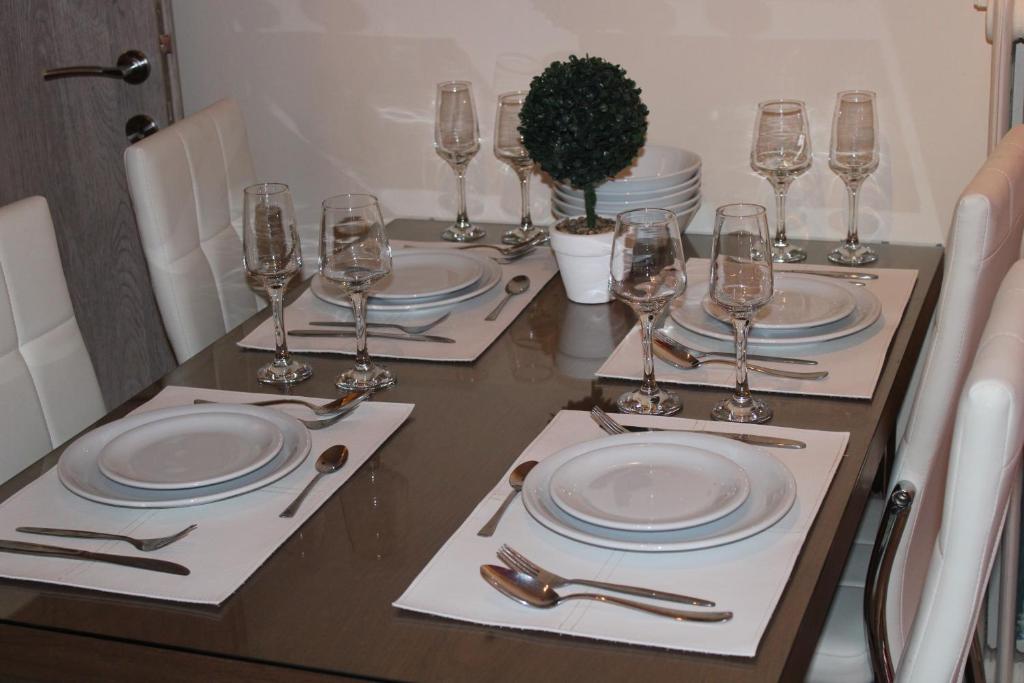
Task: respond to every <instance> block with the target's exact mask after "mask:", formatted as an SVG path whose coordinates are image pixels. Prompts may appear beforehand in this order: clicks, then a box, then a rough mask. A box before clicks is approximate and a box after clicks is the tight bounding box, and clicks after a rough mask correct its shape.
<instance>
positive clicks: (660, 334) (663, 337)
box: [654, 330, 818, 365]
mask: <svg viewBox="0 0 1024 683" xmlns="http://www.w3.org/2000/svg"><path fill="white" fill-rule="evenodd" d="M654 336H655V338H656V339H658V340H659V341H663V342H664V343H666V344H670V345H671V346H672V347H673V348H679V349H680V350H682V351H683V352H684V353H689V354H690V355H691V356H693V357H694V358H724V359H726V360H734V359H735V358H736V354H735V353H731V352H728V351H704V350H702V349H695V348H693V347H692V346H687V345H685V344H683V343H682V342H681V341H679V340H678V339H675V338H673V337H670V336H668V334H667V333H666V332H664V331H662V330H655V331H654ZM747 359H748V360H753V361H760V362H762V363H791V364H793V365H817V364H818V361H816V360H808V359H806V358H787V357H785V356H761V355H758V354H756V353H748V354H747Z"/></svg>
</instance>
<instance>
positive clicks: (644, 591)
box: [498, 544, 715, 607]
mask: <svg viewBox="0 0 1024 683" xmlns="http://www.w3.org/2000/svg"><path fill="white" fill-rule="evenodd" d="M498 559H499V560H501V561H502V562H504V563H505V564H506V565H508V566H509V568H511V569H515V570H516V571H520V572H522V573H524V574H528V575H530V576H532V577H534V578H535V579H537V580H538V581H540V582H541V583H544V584H547V585H548V586H551V587H552V588H559V587H561V586H568V585H569V584H576V585H577V586H590V587H591V588H602V589H604V590H608V591H615V592H617V593H626V594H627V595H636V596H639V597H642V598H652V599H654V600H668V601H670V602H682V603H685V604H687V605H696V606H698V607H714V606H715V603H713V602H711V601H710V600H704V599H702V598H691V597H690V596H689V595H679V594H678V593H669V592H667V591H659V590H654V589H652V588H640V587H638V586H626V585H623V584H620V583H606V582H604V581H593V580H590V579H567V578H565V577H564V576H559V575H558V574H555V573H553V572H550V571H548V570H546V569H544V568H542V567H541V566H539V565H537V564H536V563H534V562H531V561H530V560H528V559H527V558H526V557H525V556H524V555H523V554H522V553H520V552H518V551H517V550H515V549H514V548H512V547H511V546H509V545H508V544H503V545H502V546H501V548H499V549H498Z"/></svg>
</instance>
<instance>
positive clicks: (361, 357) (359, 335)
mask: <svg viewBox="0 0 1024 683" xmlns="http://www.w3.org/2000/svg"><path fill="white" fill-rule="evenodd" d="M349 298H351V299H352V315H353V317H354V318H355V323H356V370H359V371H361V372H366V371H367V370H369V369H370V365H372V363H373V361H372V360H370V354H369V353H368V352H367V351H366V292H352V293H351V294H350V295H349Z"/></svg>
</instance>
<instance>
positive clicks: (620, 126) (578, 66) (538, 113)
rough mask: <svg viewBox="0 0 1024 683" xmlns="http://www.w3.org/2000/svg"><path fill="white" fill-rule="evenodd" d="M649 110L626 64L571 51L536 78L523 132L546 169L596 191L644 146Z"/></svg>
mask: <svg viewBox="0 0 1024 683" xmlns="http://www.w3.org/2000/svg"><path fill="white" fill-rule="evenodd" d="M647 114H648V111H647V106H646V105H644V103H643V102H642V101H641V100H640V88H638V87H637V85H636V83H635V82H634V81H633V80H632V79H630V78H627V77H626V71H625V70H624V69H623V68H622V67H621V66H618V65H616V64H611V63H609V62H607V61H605V60H604V59H601V58H600V57H590V56H587V57H583V58H580V57H577V56H576V55H572V56H570V57H569V59H568V61H564V62H558V61H556V62H552V63H551V65H550V66H548V68H546V69H545V70H544V72H543V73H541V74H540V75H539V76H536V77H534V79H533V80H532V81H531V83H530V92H529V94H528V95H527V96H526V100H525V101H524V102H523V108H522V111H521V113H520V115H519V121H520V127H519V132H520V134H521V135H522V136H523V146H524V147H526V149H527V150H528V151H529V153H530V158H531V159H533V160H534V161H535V162H536V163H537V164H538V165H539V166H540V167H541V168H542V169H544V171H546V172H547V173H548V174H550V175H551V176H552V177H553V178H556V179H557V180H560V181H562V182H568V183H569V184H571V185H572V186H573V187H576V188H579V189H584V190H585V189H587V188H588V187H589V188H591V192H590V193H588V194H592V188H593V186H594V185H595V184H597V183H600V182H601V181H603V180H605V179H607V178H610V177H612V176H614V175H616V174H617V173H619V172H620V171H622V169H624V168H626V167H627V166H629V164H630V163H631V162H632V161H633V158H634V157H636V155H637V152H639V151H640V148H641V147H643V145H644V141H645V139H646V138H647ZM588 203H589V202H588ZM589 213H590V211H588V214H589Z"/></svg>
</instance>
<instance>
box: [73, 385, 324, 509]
mask: <svg viewBox="0 0 1024 683" xmlns="http://www.w3.org/2000/svg"><path fill="white" fill-rule="evenodd" d="M207 412H224V413H242V414H247V415H255V416H257V417H261V418H263V419H265V420H267V421H268V422H270V423H272V424H273V425H274V426H275V427H277V428H278V429H279V430H280V431H281V433H282V435H283V436H284V442H283V444H282V446H281V449H280V450H279V451H278V452H277V453H276V454H275V455H274V457H273V458H271V459H270V462H268V463H267V464H266V465H264V466H263V467H259V468H257V469H255V470H253V471H252V472H250V473H249V474H246V475H243V476H241V477H237V478H235V479H231V480H229V481H225V482H222V483H220V484H213V485H211V486H200V487H198V488H189V489H168V490H161V491H154V490H152V489H140V488H136V487H134V486H125V485H124V484H119V483H118V482H116V481H113V480H111V479H108V478H107V477H106V476H104V474H103V473H102V472H100V468H99V467H98V465H97V462H96V459H97V457H98V456H99V453H100V451H101V450H102V449H103V447H104V446H106V445H107V444H108V443H109V442H110V441H112V440H113V439H114V437H116V436H118V435H119V434H122V433H124V432H126V431H128V430H129V429H134V428H136V427H139V426H141V425H144V424H148V423H150V422H154V421H156V420H164V419H167V418H170V417H177V416H179V415H190V414H198V413H207ZM311 443H312V441H311V439H310V436H309V431H308V430H307V429H306V428H305V427H303V426H302V423H301V422H299V421H298V420H296V419H295V418H293V417H291V416H289V415H285V414H284V413H282V412H278V411H276V410H272V409H270V408H260V407H258V406H244V405H228V404H217V405H198V406H178V407H175V408H164V409H161V410H151V411H148V412H145V413H138V414H136V415H129V416H128V417H124V418H121V419H120V420H117V421H115V422H111V423H109V424H105V425H103V426H101V427H97V428H96V429H94V430H92V431H91V432H88V433H87V434H84V435H83V436H81V437H79V438H78V439H76V440H75V441H74V442H73V443H72V444H71V445H69V446H68V447H67V448H66V449H65V450H64V453H63V455H61V458H60V462H58V463H57V474H58V476H59V477H60V481H61V483H62V484H64V486H65V487H67V488H68V490H70V491H71V492H72V493H76V494H78V495H79V496H82V497H83V498H88V499H89V500H93V501H96V502H97V503H103V504H105V505H116V506H119V507H130V508H171V507H185V506H188V505H199V504H201V503H211V502H213V501H217V500H222V499H224V498H230V497H232V496H237V495H240V494H243V493H248V492H249V491H254V490H256V489H259V488H262V487H264V486H266V485H268V484H270V483H272V482H275V481H277V480H278V479H280V478H281V477H283V476H285V475H286V474H288V473H289V472H291V471H292V470H294V469H295V468H296V467H298V466H299V464H300V463H301V462H302V461H303V460H305V459H306V455H308V454H309V448H310V445H311Z"/></svg>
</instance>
